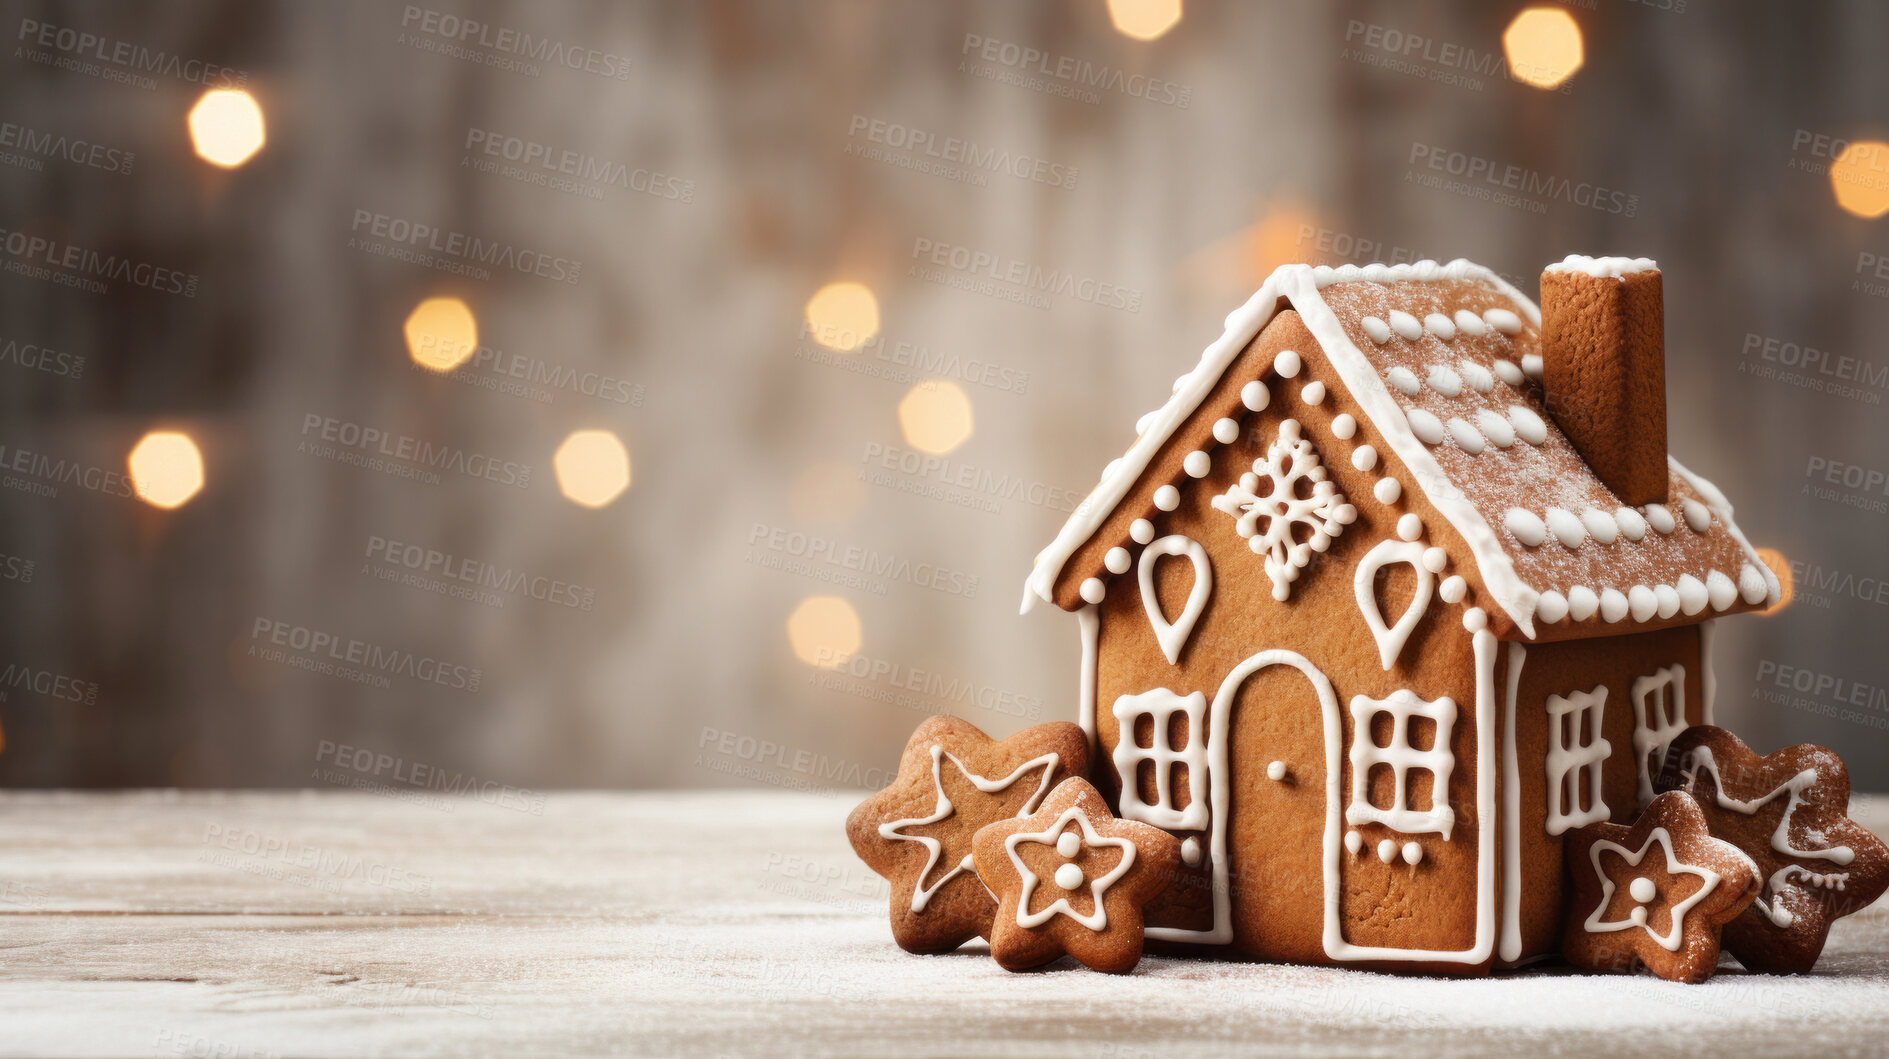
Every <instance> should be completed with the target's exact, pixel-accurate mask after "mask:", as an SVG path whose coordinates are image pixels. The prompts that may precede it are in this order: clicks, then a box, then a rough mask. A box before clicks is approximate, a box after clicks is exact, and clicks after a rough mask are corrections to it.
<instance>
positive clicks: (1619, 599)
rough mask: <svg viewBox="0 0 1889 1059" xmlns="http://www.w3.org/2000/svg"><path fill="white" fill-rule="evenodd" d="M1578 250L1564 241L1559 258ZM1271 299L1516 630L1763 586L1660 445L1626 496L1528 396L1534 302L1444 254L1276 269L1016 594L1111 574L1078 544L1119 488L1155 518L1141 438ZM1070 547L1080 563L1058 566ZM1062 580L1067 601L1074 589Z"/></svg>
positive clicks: (1752, 557) (1153, 445) (1765, 598)
mask: <svg viewBox="0 0 1889 1059" xmlns="http://www.w3.org/2000/svg"><path fill="white" fill-rule="evenodd" d="M1586 260H1587V259H1577V258H1570V259H1569V261H1570V262H1571V263H1572V265H1570V266H1569V267H1574V266H1578V265H1580V263H1581V262H1583V261H1586ZM1608 260H1618V259H1603V262H1602V263H1605V261H1608ZM1634 264H1635V266H1636V267H1651V262H1635V263H1634ZM1285 308H1291V309H1293V310H1296V311H1297V312H1298V314H1299V316H1300V318H1301V320H1302V322H1303V323H1304V325H1305V326H1306V328H1307V329H1308V330H1310V332H1311V333H1312V335H1313V336H1314V337H1315V338H1316V339H1317V341H1318V344H1319V346H1320V348H1321V350H1322V351H1323V352H1324V354H1325V356H1326V358H1327V359H1328V360H1329V361H1330V363H1331V365H1332V367H1333V368H1334V369H1335V371H1336V373H1337V376H1338V378H1339V380H1340V381H1341V382H1342V383H1343V385H1344V386H1345V387H1346V389H1347V390H1348V391H1349V392H1350V395H1351V396H1352V398H1353V399H1354V400H1355V401H1356V403H1357V404H1358V405H1359V406H1360V407H1361V409H1362V410H1363V412H1364V413H1365V415H1366V416H1368V418H1369V420H1370V422H1371V424H1372V425H1373V426H1375V427H1376V428H1377V431H1378V432H1379V433H1380V434H1381V435H1382V436H1383V437H1384V439H1385V441H1386V443H1387V444H1388V446H1389V447H1390V449H1391V450H1392V452H1393V453H1394V454H1395V455H1396V456H1397V458H1398V459H1399V460H1400V461H1401V462H1402V463H1403V465H1404V466H1405V467H1407V468H1409V470H1410V472H1411V476H1412V478H1413V479H1414V481H1413V483H1412V484H1413V485H1414V486H1415V488H1417V489H1419V490H1421V491H1422V493H1423V495H1424V497H1425V498H1426V499H1427V500H1428V501H1429V502H1430V504H1431V505H1432V506H1434V507H1435V508H1436V509H1437V511H1438V512H1439V513H1441V514H1442V515H1443V517H1444V518H1446V519H1447V520H1448V521H1449V523H1450V524H1451V525H1452V526H1453V527H1454V528H1455V530H1456V531H1457V533H1458V534H1459V535H1460V536H1461V537H1462V539H1463V541H1464V542H1466V544H1467V546H1468V549H1469V551H1470V553H1471V557H1472V558H1473V560H1474V562H1475V565H1476V569H1477V572H1478V574H1479V575H1480V579H1481V581H1482V582H1483V587H1484V590H1485V592H1486V595H1487V596H1488V597H1489V598H1488V599H1487V600H1483V601H1482V602H1483V603H1484V604H1485V605H1487V604H1488V603H1490V602H1493V604H1494V605H1495V607H1496V608H1499V610H1500V611H1501V613H1503V614H1505V615H1507V617H1508V619H1509V620H1510V621H1511V622H1513V623H1514V626H1515V628H1516V629H1518V630H1519V631H1520V633H1521V634H1522V635H1524V636H1526V637H1529V638H1531V639H1532V638H1535V637H1536V630H1535V623H1536V622H1537V621H1538V620H1539V621H1541V622H1544V623H1547V624H1549V625H1554V624H1556V623H1560V622H1563V621H1567V622H1569V623H1570V625H1569V626H1566V627H1563V628H1562V629H1561V630H1560V631H1559V632H1558V634H1557V637H1556V638H1564V637H1567V636H1593V635H1611V634H1618V633H1623V632H1630V631H1633V630H1634V629H1635V628H1636V627H1639V626H1641V625H1644V624H1659V625H1672V624H1681V623H1684V622H1686V621H1700V620H1704V619H1706V618H1709V617H1713V616H1715V615H1716V614H1719V613H1725V612H1729V611H1733V610H1750V609H1754V608H1757V607H1760V606H1765V605H1769V604H1771V603H1775V602H1776V601H1777V599H1778V597H1779V585H1778V581H1777V578H1776V576H1775V575H1774V574H1772V572H1771V571H1770V569H1769V568H1768V567H1767V566H1766V565H1765V564H1764V562H1763V561H1762V560H1761V559H1759V557H1758V555H1757V553H1756V552H1755V551H1754V550H1753V549H1752V547H1751V545H1750V543H1749V542H1748V541H1747V540H1746V539H1745V537H1744V535H1743V534H1742V533H1740V532H1739V530H1738V527H1737V525H1736V524H1735V523H1734V522H1733V521H1732V509H1731V505H1730V504H1729V503H1728V502H1727V501H1726V499H1725V496H1724V494H1723V493H1721V492H1719V490H1718V489H1717V488H1716V487H1714V486H1713V485H1712V483H1710V482H1708V481H1706V480H1705V479H1703V478H1700V477H1699V476H1697V475H1695V474H1693V473H1692V472H1690V471H1688V470H1687V469H1686V468H1685V467H1684V466H1682V465H1681V464H1680V463H1679V462H1678V461H1677V460H1670V459H1669V461H1668V462H1669V466H1670V474H1671V481H1670V490H1669V495H1668V502H1667V503H1665V504H1649V505H1643V506H1640V507H1629V506H1626V505H1623V504H1621V503H1620V502H1619V501H1618V499H1617V498H1616V497H1615V496H1614V494H1613V493H1612V492H1610V491H1609V490H1608V489H1607V487H1606V486H1605V485H1603V484H1602V483H1601V481H1600V479H1599V477H1598V476H1596V474H1595V473H1594V471H1593V470H1592V468H1590V467H1589V466H1588V465H1587V463H1586V461H1584V460H1583V459H1582V458H1581V456H1580V454H1579V453H1578V452H1577V451H1575V449H1574V447H1573V445H1572V444H1570V443H1569V441H1568V440H1567V438H1566V437H1565V436H1564V435H1563V433H1562V432H1561V430H1560V429H1559V427H1557V426H1556V424H1555V420H1554V417H1553V416H1552V415H1550V414H1549V412H1548V409H1547V407H1546V405H1545V403H1544V400H1543V395H1542V390H1541V387H1540V385H1539V379H1540V374H1541V355H1540V349H1541V335H1540V328H1541V311H1540V310H1539V309H1538V308H1537V307H1536V306H1535V303H1534V302H1532V301H1530V300H1529V299H1528V297H1527V296H1526V295H1524V294H1522V293H1521V292H1520V291H1519V290H1517V289H1515V287H1513V286H1512V285H1510V284H1509V283H1507V282H1505V281H1503V280H1502V279H1501V278H1500V277H1498V276H1497V275H1496V274H1495V273H1493V272H1491V271H1489V270H1488V269H1486V268H1483V267H1481V266H1479V265H1475V264H1472V263H1471V262H1468V261H1464V260H1457V261H1452V262H1450V263H1449V264H1446V265H1439V264H1437V263H1436V262H1434V261H1421V262H1417V263H1415V264H1406V265H1366V266H1362V267H1360V266H1354V265H1346V266H1343V267H1339V268H1327V267H1322V266H1321V267H1312V266H1309V265H1286V266H1283V267H1281V268H1279V269H1278V270H1277V271H1275V272H1274V273H1273V274H1272V276H1271V277H1269V278H1268V279H1267V280H1266V282H1265V284H1264V285H1263V286H1261V287H1260V289H1259V291H1258V292H1257V293H1255V294H1254V295H1253V296H1252V298H1250V299H1249V300H1248V301H1247V302H1246V304H1245V305H1242V306H1241V307H1240V308H1239V309H1237V310H1235V311H1234V312H1233V313H1232V314H1230V315H1229V316H1228V317H1227V320H1226V331H1225V333H1223V334H1222V335H1221V336H1220V338H1219V339H1217V340H1216V341H1215V342H1214V343H1213V344H1212V345H1210V346H1208V347H1207V349H1206V351H1205V352H1204V353H1202V354H1201V358H1200V363H1199V364H1198V365H1196V366H1195V367H1194V369H1193V370H1192V371H1190V372H1188V373H1187V374H1185V375H1183V376H1181V377H1180V378H1179V379H1177V380H1175V383H1174V391H1173V396H1171V397H1170V398H1169V399H1168V401H1167V403H1166V404H1164V405H1162V406H1161V407H1160V408H1158V409H1156V410H1154V411H1153V412H1150V413H1149V414H1148V415H1146V416H1144V417H1142V419H1141V421H1140V422H1139V423H1138V424H1137V434H1138V437H1137V438H1136V439H1135V443H1134V445H1133V446H1132V447H1130V448H1129V450H1128V452H1127V453H1126V454H1124V455H1123V456H1122V457H1121V458H1119V459H1117V460H1114V461H1113V462H1111V463H1110V464H1109V465H1108V467H1107V468H1106V469H1105V470H1104V471H1103V474H1102V480H1101V481H1100V482H1099V483H1098V484H1097V485H1096V487H1095V489H1094V491H1093V492H1092V493H1091V494H1090V495H1089V497H1088V498H1087V499H1086V500H1084V501H1083V502H1082V503H1081V504H1080V505H1078V506H1077V508H1076V511H1075V513H1074V514H1073V515H1072V516H1071V517H1070V519H1069V521H1068V523H1067V524H1065V525H1064V526H1063V528H1062V531H1061V532H1060V533H1058V534H1057V536H1056V539H1055V540H1054V541H1053V542H1051V544H1050V545H1049V547H1048V548H1046V549H1044V550H1043V552H1042V553H1041V554H1039V555H1038V556H1037V560H1036V565H1035V568H1034V569H1033V570H1032V571H1031V573H1030V577H1029V579H1028V581H1027V582H1026V584H1025V590H1024V598H1023V610H1024V611H1026V612H1027V611H1028V610H1029V609H1030V608H1031V607H1032V606H1033V605H1034V604H1035V602H1036V601H1037V600H1038V599H1042V600H1049V601H1056V600H1057V586H1058V584H1059V583H1063V584H1067V583H1068V577H1074V578H1075V579H1076V580H1083V579H1087V578H1089V577H1099V578H1107V577H1109V576H1110V574H1109V572H1108V571H1107V570H1106V569H1105V568H1104V567H1103V565H1102V563H1101V562H1100V560H1099V559H1091V558H1089V557H1090V556H1095V555H1098V554H1099V551H1100V550H1098V549H1093V548H1090V549H1085V547H1084V546H1085V545H1087V544H1088V543H1089V542H1090V540H1091V539H1092V538H1093V537H1094V536H1095V534H1096V532H1097V530H1098V529H1100V528H1101V527H1102V526H1103V525H1104V524H1105V523H1106V522H1107V521H1108V520H1109V518H1110V516H1111V515H1112V514H1114V513H1115V512H1116V510H1117V509H1118V508H1121V507H1123V506H1124V505H1132V506H1133V508H1134V509H1135V510H1136V511H1137V512H1138V513H1141V514H1145V515H1147V516H1149V517H1158V512H1156V511H1155V503H1154V493H1155V491H1156V490H1157V489H1159V488H1160V487H1161V486H1163V485H1168V484H1170V483H1168V482H1166V481H1161V482H1156V481H1153V480H1151V479H1150V480H1146V481H1144V480H1143V479H1144V478H1149V477H1150V476H1148V475H1147V473H1146V472H1147V471H1148V468H1149V466H1150V464H1151V463H1152V462H1153V461H1154V459H1155V456H1156V454H1157V453H1158V452H1159V451H1160V450H1161V449H1162V446H1163V445H1164V444H1165V443H1166V442H1167V441H1168V440H1169V438H1170V437H1172V436H1173V435H1174V434H1175V433H1176V431H1177V430H1179V429H1180V428H1181V426H1182V425H1183V424H1184V423H1186V422H1188V420H1190V419H1191V418H1192V417H1193V416H1194V415H1195V413H1196V412H1197V410H1199V409H1200V406H1201V403H1202V401H1203V399H1204V398H1205V397H1206V396H1207V394H1208V392H1209V391H1210V390H1212V389H1214V387H1215V386H1216V385H1217V384H1218V383H1219V381H1220V379H1221V377H1222V376H1223V375H1224V374H1225V373H1226V371H1227V369H1228V367H1229V366H1231V365H1232V364H1233V363H1234V361H1235V360H1236V359H1237V358H1238V357H1239V354H1240V353H1241V351H1242V350H1244V349H1245V348H1246V346H1247V345H1248V343H1250V342H1251V341H1252V340H1253V338H1254V337H1255V336H1256V335H1258V334H1259V332H1260V331H1261V330H1262V329H1263V328H1264V327H1265V326H1266V324H1267V323H1268V322H1270V321H1271V320H1272V318H1273V317H1274V315H1275V314H1276V313H1277V312H1279V311H1280V310H1281V309H1285ZM1277 370H1278V369H1277V367H1276V366H1272V367H1268V368H1267V369H1266V371H1265V377H1268V378H1270V377H1272V376H1273V375H1275V374H1276V372H1277ZM1079 552H1081V553H1082V554H1083V555H1084V556H1085V559H1084V561H1083V566H1084V568H1083V569H1081V570H1066V569H1065V567H1067V566H1068V564H1069V563H1070V561H1071V559H1072V558H1073V557H1075V556H1076V555H1077V554H1078V553H1079ZM1089 567H1093V568H1092V569H1091V568H1089ZM1063 595H1064V597H1065V598H1064V599H1063V600H1062V605H1064V606H1065V607H1068V608H1069V609H1075V608H1076V607H1078V606H1080V605H1081V600H1080V598H1077V597H1071V596H1069V594H1068V593H1067V592H1065V593H1063Z"/></svg>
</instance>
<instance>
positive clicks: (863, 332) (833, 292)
mask: <svg viewBox="0 0 1889 1059" xmlns="http://www.w3.org/2000/svg"><path fill="white" fill-rule="evenodd" d="M807 332H808V334H810V335H812V336H813V340H814V341H815V342H818V343H820V344H821V345H823V346H825V347H826V348H828V349H837V350H839V351H840V352H842V353H850V352H852V351H853V350H855V349H858V348H859V347H860V346H863V345H865V344H866V343H867V342H870V341H872V338H873V336H874V335H877V334H878V333H879V299H878V298H877V297H875V296H874V295H873V293H872V288H871V287H868V286H866V285H865V284H864V283H853V282H850V281H849V282H843V283H829V284H827V285H826V286H824V287H821V288H820V289H819V290H817V291H815V292H814V294H813V297H811V298H808V299H807Z"/></svg>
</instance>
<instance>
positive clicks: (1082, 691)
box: [1076, 603, 1102, 761]
mask: <svg viewBox="0 0 1889 1059" xmlns="http://www.w3.org/2000/svg"><path fill="white" fill-rule="evenodd" d="M1076 624H1077V625H1079V626H1081V630H1082V669H1081V671H1080V672H1079V673H1078V675H1077V677H1076V688H1077V692H1076V723H1077V724H1079V725H1081V726H1082V730H1083V732H1084V733H1086V734H1087V735H1088V737H1089V760H1091V761H1093V760H1095V748H1096V741H1097V733H1096V728H1095V696H1096V690H1095V686H1096V680H1097V677H1098V676H1099V674H1098V669H1099V663H1100V661H1101V649H1100V648H1101V639H1102V616H1101V608H1099V607H1097V606H1096V605H1095V604H1093V603H1091V604H1089V605H1088V606H1086V607H1084V608H1082V609H1081V610H1079V611H1077V612H1076Z"/></svg>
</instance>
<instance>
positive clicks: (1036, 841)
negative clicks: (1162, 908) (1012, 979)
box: [973, 779, 1181, 971]
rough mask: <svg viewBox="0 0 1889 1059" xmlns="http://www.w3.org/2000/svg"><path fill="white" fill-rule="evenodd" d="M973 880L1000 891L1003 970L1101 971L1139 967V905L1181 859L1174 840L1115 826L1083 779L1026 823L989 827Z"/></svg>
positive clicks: (994, 948)
mask: <svg viewBox="0 0 1889 1059" xmlns="http://www.w3.org/2000/svg"><path fill="white" fill-rule="evenodd" d="M973 852H974V855H975V856H976V860H977V874H978V876H979V877H980V878H982V879H983V880H984V884H985V885H986V886H989V887H990V889H991V892H992V893H994V894H996V895H997V919H996V923H995V924H994V925H993V926H992V928H991V934H990V954H991V955H992V956H993V957H995V958H996V960H997V962H998V963H999V964H1001V965H1003V967H1004V968H1005V969H1006V970H1011V971H1022V970H1027V969H1029V968H1031V967H1040V966H1042V965H1043V964H1046V963H1049V962H1050V961H1052V960H1055V959H1057V958H1058V957H1060V956H1063V955H1069V956H1073V957H1075V958H1076V959H1077V960H1079V961H1081V962H1082V963H1085V964H1087V965H1088V966H1090V967H1093V968H1095V969H1096V970H1098V971H1126V970H1129V969H1130V968H1132V967H1134V966H1135V964H1137V963H1139V962H1140V961H1141V944H1142V918H1141V909H1142V906H1143V905H1145V904H1147V903H1148V902H1149V901H1151V900H1153V899H1154V897H1155V895H1156V894H1158V893H1160V892H1161V890H1162V889H1163V888H1164V887H1165V886H1167V884H1168V883H1169V881H1170V880H1171V879H1172V878H1173V876H1174V872H1175V870H1176V868H1177V866H1178V865H1179V863H1180V856H1181V844H1180V842H1179V841H1178V840H1177V839H1175V837H1174V836H1173V835H1170V834H1168V833H1167V832H1165V831H1162V830H1161V829H1159V828H1156V827H1150V826H1149V825H1147V824H1143V823H1137V822H1136V821H1133V820H1117V819H1116V818H1115V817H1114V816H1113V815H1112V814H1111V813H1110V812H1109V809H1108V803H1107V802H1105V801H1103V800H1102V795H1101V794H1100V793H1098V792H1097V791H1096V789H1095V788H1094V787H1091V786H1090V785H1089V784H1088V782H1087V781H1086V780H1080V779H1072V780H1065V781H1064V782H1063V783H1062V784H1061V785H1059V786H1058V787H1057V788H1056V789H1055V790H1054V791H1052V792H1050V796H1049V798H1048V799H1047V800H1045V801H1044V802H1043V807H1042V808H1040V809H1038V810H1037V811H1036V812H1035V813H1034V814H1032V815H1031V816H1029V817H1028V818H1026V819H1022V820H1005V821H1003V822H1001V823H996V824H991V825H989V826H987V827H985V828H984V829H983V830H981V831H979V832H978V833H977V841H976V842H975V844H974V847H973Z"/></svg>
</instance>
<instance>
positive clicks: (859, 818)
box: [846, 716, 1089, 953]
mask: <svg viewBox="0 0 1889 1059" xmlns="http://www.w3.org/2000/svg"><path fill="white" fill-rule="evenodd" d="M1088 769H1089V739H1088V736H1086V735H1084V734H1083V731H1082V729H1080V728H1078V727H1076V726H1075V725H1073V724H1069V723H1067V722H1064V721H1057V722H1054V723H1051V724H1043V725H1038V726H1036V727H1034V728H1028V729H1025V730H1024V731H1022V732H1019V733H1017V734H1016V735H1013V736H1011V737H1010V738H1008V739H1005V740H1002V741H1001V742H1000V741H997V740H994V739H992V738H991V737H990V736H988V735H985V734H984V733H983V732H982V731H980V730H979V729H978V727H977V726H976V725H974V724H972V723H971V722H969V721H966V720H963V719H961V718H957V717H950V716H938V717H930V718H927V719H926V720H925V722H924V723H923V724H920V725H919V726H918V730H917V731H915V732H913V733H912V738H911V741H910V742H908V743H906V744H905V753H904V755H903V756H902V757H901V758H900V759H899V775H898V778H897V779H896V780H894V781H893V782H892V785H891V786H890V787H887V788H886V789H885V790H882V791H880V792H879V793H877V794H875V795H873V796H872V797H870V798H867V799H866V800H865V801H863V802H861V803H859V807H858V808H856V809H854V810H853V812H852V815H850V816H848V817H847V818H846V835H847V837H848V838H849V839H851V840H852V843H853V850H854V852H856V853H858V854H859V859H861V860H863V861H865V862H866V866H867V867H869V868H871V869H872V870H873V871H875V872H878V873H879V874H880V875H883V876H884V877H885V878H886V881H887V882H889V883H891V887H892V895H891V906H892V939H893V940H894V941H896V942H898V945H899V947H900V948H902V949H904V950H905V951H907V952H917V953H932V952H950V951H951V950H952V949H955V948H957V947H958V946H959V945H962V944H964V943H965V942H966V941H969V940H970V939H971V938H974V937H989V936H990V924H991V917H992V916H993V915H995V913H996V910H997V902H996V901H995V900H994V899H993V898H992V897H991V895H990V891H988V890H986V889H985V888H984V886H983V884H982V883H980V882H979V881H978V879H977V875H976V873H975V872H974V871H973V870H972V868H971V839H972V837H973V836H974V835H976V834H977V829H978V828H980V827H983V826H984V825H985V824H989V823H992V822H995V821H998V820H1010V819H1015V818H1017V817H1020V816H1027V815H1029V814H1030V813H1032V812H1034V811H1035V810H1036V808H1037V806H1038V805H1040V804H1042V802H1043V799H1044V797H1045V796H1047V795H1048V794H1049V792H1050V791H1051V789H1053V788H1054V787H1055V786H1056V784H1058V783H1060V782H1062V781H1063V780H1065V779H1068V778H1069V777H1070V776H1082V775H1086V774H1087V773H1088Z"/></svg>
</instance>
